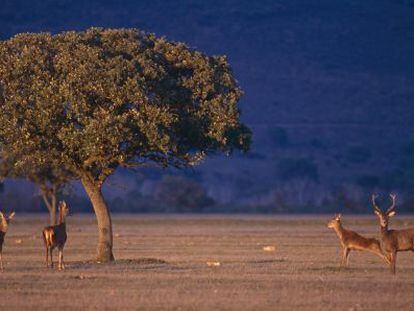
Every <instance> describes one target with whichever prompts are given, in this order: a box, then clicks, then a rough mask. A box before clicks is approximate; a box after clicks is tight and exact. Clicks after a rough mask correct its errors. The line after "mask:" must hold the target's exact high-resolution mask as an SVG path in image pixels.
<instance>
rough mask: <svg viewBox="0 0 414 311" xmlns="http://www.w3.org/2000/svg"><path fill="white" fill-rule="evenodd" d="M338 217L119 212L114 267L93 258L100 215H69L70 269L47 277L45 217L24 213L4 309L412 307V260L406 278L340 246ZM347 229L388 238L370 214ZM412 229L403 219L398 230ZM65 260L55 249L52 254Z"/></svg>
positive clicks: (412, 222)
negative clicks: (344, 256)
mask: <svg viewBox="0 0 414 311" xmlns="http://www.w3.org/2000/svg"><path fill="white" fill-rule="evenodd" d="M329 218H330V216H304V215H295V216H293V215H291V216H244V215H240V216H237V215H236V216H234V215H233V216H222V215H208V216H200V215H185V216H182V215H168V216H165V215H115V216H114V217H113V224H114V245H115V249H114V254H115V257H116V259H117V260H116V262H115V263H110V264H103V263H95V262H93V260H92V259H93V257H94V253H95V246H96V242H97V228H96V224H95V218H94V216H92V215H76V216H73V217H70V218H69V219H68V225H67V226H68V236H69V237H68V242H67V244H66V247H65V252H64V257H65V262H66V270H65V271H63V272H59V271H57V270H52V269H46V267H45V264H44V248H43V241H42V238H41V229H42V227H43V226H44V225H45V224H46V222H47V219H48V217H47V215H21V214H20V215H16V220H15V221H14V223H13V224H11V226H10V228H9V232H8V233H7V236H6V241H5V245H4V249H3V258H4V262H5V271H4V272H3V273H0V293H1V299H0V310H28V309H34V310H36V309H56V308H57V307H58V308H59V309H83V310H88V309H97V310H106V309H122V310H130V309H134V310H136V309H145V310H148V309H173V310H218V309H220V310H242V309H243V310H303V309H310V310H333V309H335V310H396V309H398V310H412V308H413V305H414V295H413V291H414V254H413V253H412V252H407V253H399V254H398V259H397V275H396V276H392V275H391V274H390V272H389V269H388V267H387V266H386V265H385V263H384V262H383V261H381V259H380V258H379V257H377V256H375V255H372V254H369V253H365V252H351V256H350V267H349V268H347V269H340V268H339V261H340V256H341V249H340V245H339V241H338V239H337V237H336V235H335V233H334V231H333V230H330V229H328V228H327V227H326V223H327V221H328V220H329ZM343 224H344V226H345V227H346V228H350V229H353V230H356V231H358V232H360V233H362V234H365V235H368V236H377V235H378V224H377V220H376V218H375V216H374V215H372V216H347V215H344V217H343ZM408 226H412V227H414V217H408V216H404V217H403V216H398V218H397V217H396V219H393V220H392V223H391V228H405V227H408ZM54 255H55V256H54V259H55V260H57V252H55V254H54Z"/></svg>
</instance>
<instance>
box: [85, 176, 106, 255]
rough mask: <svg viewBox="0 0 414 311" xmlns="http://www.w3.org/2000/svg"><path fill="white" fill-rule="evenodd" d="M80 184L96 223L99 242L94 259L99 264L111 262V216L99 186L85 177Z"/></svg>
mask: <svg viewBox="0 0 414 311" xmlns="http://www.w3.org/2000/svg"><path fill="white" fill-rule="evenodd" d="M82 184H83V187H84V188H85V190H86V193H87V194H88V197H89V199H90V200H91V203H92V206H93V209H94V211H95V215H96V220H97V221H98V229H99V232H98V233H99V240H98V248H97V257H96V259H97V261H100V262H108V261H113V260H114V255H113V253H112V222H111V215H110V213H109V209H108V206H107V205H106V202H105V199H104V197H103V195H102V189H101V186H99V185H98V184H97V183H96V182H93V181H91V180H90V179H89V178H87V177H85V178H82Z"/></svg>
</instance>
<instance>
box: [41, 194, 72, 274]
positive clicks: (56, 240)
mask: <svg viewBox="0 0 414 311" xmlns="http://www.w3.org/2000/svg"><path fill="white" fill-rule="evenodd" d="M68 214H69V207H68V206H67V205H66V202H65V201H61V202H59V222H58V224H57V225H54V226H47V227H45V228H44V229H43V231H42V234H43V241H44V243H45V247H46V268H49V253H50V267H51V268H53V255H52V253H53V249H54V248H56V247H57V249H58V251H59V264H58V269H59V270H64V269H65V264H64V262H63V248H64V247H65V243H66V239H67V234H66V216H68Z"/></svg>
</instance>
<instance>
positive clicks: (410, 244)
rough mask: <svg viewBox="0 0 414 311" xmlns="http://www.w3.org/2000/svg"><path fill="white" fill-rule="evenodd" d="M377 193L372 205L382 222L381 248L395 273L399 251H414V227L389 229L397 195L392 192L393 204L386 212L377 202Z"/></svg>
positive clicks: (373, 196)
mask: <svg viewBox="0 0 414 311" xmlns="http://www.w3.org/2000/svg"><path fill="white" fill-rule="evenodd" d="M377 197H378V196H377V195H372V205H373V206H374V213H375V214H376V215H377V216H378V219H379V222H380V227H381V231H380V242H381V248H382V250H383V251H384V252H385V254H386V256H387V257H388V259H389V261H390V268H391V273H392V274H395V265H396V261H397V252H403V251H414V228H410V229H403V230H389V229H388V222H389V218H390V217H392V216H394V215H395V201H396V197H397V196H396V195H395V194H390V198H391V201H392V203H391V206H390V207H389V208H388V210H387V211H386V212H383V211H382V210H381V209H380V208H379V207H378V205H377V204H376V203H375V199H376V198H377Z"/></svg>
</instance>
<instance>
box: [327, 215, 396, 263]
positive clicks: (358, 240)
mask: <svg viewBox="0 0 414 311" xmlns="http://www.w3.org/2000/svg"><path fill="white" fill-rule="evenodd" d="M328 228H332V229H334V230H335V232H336V234H337V235H338V238H339V240H340V241H341V245H342V249H343V254H342V261H341V267H347V266H348V259H349V254H350V252H351V250H359V251H368V252H371V253H374V254H376V255H378V256H379V257H381V258H382V259H384V260H385V261H386V262H389V261H388V259H387V257H386V256H385V255H384V254H383V253H382V251H381V246H380V242H379V241H378V240H377V239H374V238H366V237H363V236H362V235H360V234H358V233H356V232H354V231H351V230H347V229H345V228H344V227H342V223H341V214H338V215H336V216H335V217H334V218H332V219H331V220H330V221H329V222H328Z"/></svg>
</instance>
